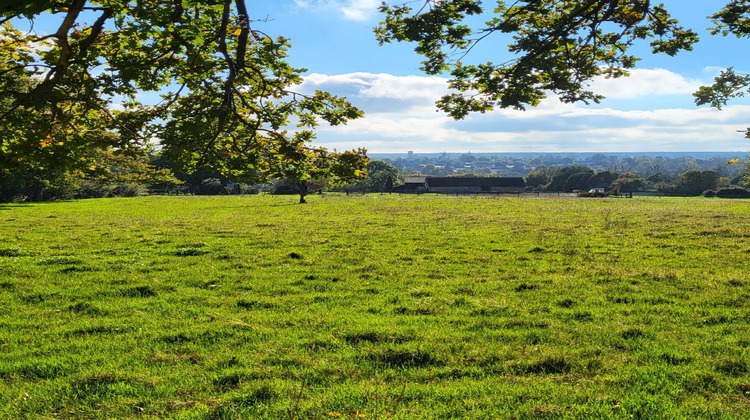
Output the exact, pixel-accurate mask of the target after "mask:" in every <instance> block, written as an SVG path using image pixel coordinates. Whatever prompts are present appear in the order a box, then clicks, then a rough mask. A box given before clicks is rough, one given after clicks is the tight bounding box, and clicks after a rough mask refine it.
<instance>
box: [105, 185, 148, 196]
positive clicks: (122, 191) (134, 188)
mask: <svg viewBox="0 0 750 420" xmlns="http://www.w3.org/2000/svg"><path fill="white" fill-rule="evenodd" d="M147 193H148V189H147V188H146V186H145V185H143V184H133V183H128V184H119V185H117V186H115V188H114V189H113V190H112V196H113V197H138V196H140V195H146V194H147Z"/></svg>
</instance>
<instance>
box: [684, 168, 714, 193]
mask: <svg viewBox="0 0 750 420" xmlns="http://www.w3.org/2000/svg"><path fill="white" fill-rule="evenodd" d="M720 179H721V176H720V175H719V173H718V172H715V171H699V170H696V169H692V170H689V171H687V172H685V173H683V174H681V175H680V176H679V177H678V178H677V179H676V180H675V183H674V189H675V192H677V193H679V194H684V195H700V194H701V193H702V192H703V191H706V190H715V189H716V188H718V187H719V181H720Z"/></svg>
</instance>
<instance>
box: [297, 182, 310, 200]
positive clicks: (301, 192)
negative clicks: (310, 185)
mask: <svg viewBox="0 0 750 420" xmlns="http://www.w3.org/2000/svg"><path fill="white" fill-rule="evenodd" d="M297 188H299V203H300V204H307V201H306V200H305V196H306V195H307V190H308V189H307V180H304V181H297Z"/></svg>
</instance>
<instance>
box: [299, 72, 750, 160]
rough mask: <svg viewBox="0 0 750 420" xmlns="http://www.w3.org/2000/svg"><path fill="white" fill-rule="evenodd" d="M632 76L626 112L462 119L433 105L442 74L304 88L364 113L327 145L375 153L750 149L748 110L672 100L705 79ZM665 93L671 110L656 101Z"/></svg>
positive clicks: (552, 105) (349, 78) (327, 138)
mask: <svg viewBox="0 0 750 420" xmlns="http://www.w3.org/2000/svg"><path fill="white" fill-rule="evenodd" d="M634 76H635V77H636V79H635V80H636V81H638V83H637V84H636V85H637V86H639V87H638V91H639V93H638V94H629V93H627V92H625V90H624V88H623V87H621V86H615V85H612V84H610V85H607V86H605V89H609V92H605V93H610V94H612V93H614V94H615V95H616V96H617V95H619V96H620V99H618V100H617V101H615V103H617V104H618V105H621V104H626V106H628V108H618V107H617V106H615V105H614V104H612V105H609V106H591V107H588V106H585V105H582V104H565V103H560V102H559V101H558V100H557V98H549V99H547V100H545V101H543V102H542V104H541V105H540V106H539V107H537V108H530V109H529V110H527V111H514V110H497V111H494V112H489V113H486V114H483V115H481V114H472V115H470V116H469V117H467V118H466V119H465V120H463V121H458V122H456V121H454V120H452V119H451V118H449V117H447V116H446V115H445V114H443V113H442V112H436V111H435V100H437V99H438V98H439V97H440V96H441V95H442V94H444V93H445V92H446V81H445V79H443V78H439V77H420V76H394V75H390V74H372V73H350V74H341V75H324V74H311V75H309V76H307V77H306V78H305V81H304V83H303V84H302V89H304V90H312V89H323V90H329V91H331V92H333V93H335V94H339V95H342V96H346V97H347V98H348V99H349V100H350V101H351V102H352V103H353V104H354V105H356V106H358V107H360V108H362V109H363V110H364V111H365V113H366V115H365V118H362V119H359V120H354V121H351V122H350V123H349V124H347V125H344V126H337V127H320V129H319V130H318V134H319V135H318V138H319V139H320V140H319V143H320V144H321V145H324V146H326V147H330V148H339V149H341V148H344V147H346V148H351V147H357V146H363V147H367V148H368V149H369V150H370V151H371V152H376V153H377V152H396V151H399V152H403V151H407V150H414V151H418V152H442V151H449V152H465V151H467V150H471V151H474V152H481V151H486V152H502V151H505V152H513V151H515V152H522V151H528V152H540V153H544V152H554V151H585V152H619V151H623V152H639V151H640V152H647V151H743V150H747V149H748V143H747V141H746V139H744V137H743V136H742V134H740V133H738V132H737V130H742V129H744V128H745V127H746V126H747V125H750V106H747V105H731V106H727V107H725V108H724V109H723V110H721V111H718V110H715V109H710V108H695V107H692V106H691V105H692V103H691V101H689V99H688V100H687V101H686V100H685V98H684V97H682V96H678V97H677V99H674V98H675V95H676V94H677V93H680V94H688V93H690V92H692V89H694V85H695V84H697V83H698V82H696V81H691V80H689V79H686V78H683V77H681V76H680V75H678V74H675V73H672V72H667V71H664V70H660V69H655V70H648V71H645V70H644V71H638V72H634ZM618 82H619V81H618ZM631 84H632V81H631ZM660 84H661V85H660ZM657 85H660V86H657ZM631 89H633V90H636V87H631ZM647 89H651V90H650V96H646V97H644V96H643V95H644V93H645V92H647V91H648V90H647ZM665 98H666V99H665ZM669 98H673V100H672V101H671V102H669ZM644 99H645V100H644ZM657 99H658V100H659V102H660V103H661V102H664V101H666V102H667V103H668V104H669V106H664V107H654V106H652V105H650V103H651V102H654V101H655V100H657ZM604 105H606V102H605V104H604Z"/></svg>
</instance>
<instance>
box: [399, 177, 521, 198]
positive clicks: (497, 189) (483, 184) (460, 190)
mask: <svg viewBox="0 0 750 420" xmlns="http://www.w3.org/2000/svg"><path fill="white" fill-rule="evenodd" d="M525 186H526V184H525V183H524V181H523V178H500V177H424V176H421V177H417V176H407V177H406V178H404V185H399V186H398V187H396V188H394V189H393V191H394V192H400V193H420V192H434V193H443V194H477V193H519V192H523V189H524V187H525Z"/></svg>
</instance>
